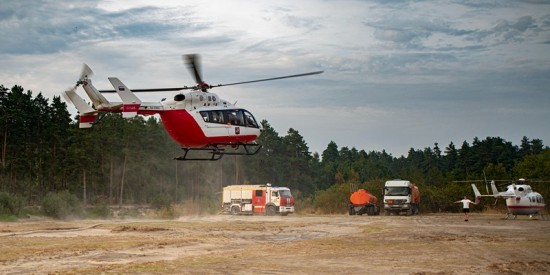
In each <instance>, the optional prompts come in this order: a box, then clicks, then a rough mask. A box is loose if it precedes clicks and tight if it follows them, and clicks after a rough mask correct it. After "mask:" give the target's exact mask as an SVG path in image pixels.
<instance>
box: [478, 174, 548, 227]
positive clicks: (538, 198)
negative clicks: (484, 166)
mask: <svg viewBox="0 0 550 275" xmlns="http://www.w3.org/2000/svg"><path fill="white" fill-rule="evenodd" d="M490 184H491V190H492V192H493V194H492V195H481V193H480V192H479V190H478V189H477V187H476V185H475V184H474V183H472V189H473V190H474V194H475V197H476V199H475V202H476V203H479V201H480V199H481V197H494V198H497V199H499V198H502V199H505V200H506V208H507V209H508V214H507V216H506V219H516V218H517V216H518V215H529V217H530V218H532V217H534V216H536V215H540V216H541V217H542V218H543V219H544V218H547V217H545V215H544V213H543V211H544V207H545V206H546V204H545V203H544V198H543V197H542V195H541V194H539V193H537V192H534V191H533V189H531V186H530V185H527V184H526V180H525V179H523V178H521V179H518V180H517V181H512V182H511V184H509V185H508V187H507V188H506V191H503V192H499V191H498V190H497V187H496V184H495V180H492V181H491V182H490ZM495 203H496V202H495Z"/></svg>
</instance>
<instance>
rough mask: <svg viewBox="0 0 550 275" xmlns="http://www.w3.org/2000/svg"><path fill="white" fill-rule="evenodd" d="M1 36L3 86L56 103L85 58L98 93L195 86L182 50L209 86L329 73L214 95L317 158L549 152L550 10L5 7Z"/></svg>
mask: <svg viewBox="0 0 550 275" xmlns="http://www.w3.org/2000/svg"><path fill="white" fill-rule="evenodd" d="M0 36H1V37H2V43H0V62H1V64H2V65H1V66H0V84H3V85H4V86H6V87H12V86H13V85H15V84H18V85H22V86H23V87H24V88H25V89H30V90H32V91H33V93H34V94H35V95H36V94H38V92H42V93H43V94H44V95H45V96H47V97H52V96H55V95H60V94H61V92H62V91H63V90H65V89H67V88H68V87H70V86H72V85H74V82H75V81H76V79H77V78H78V75H79V73H80V69H81V67H82V63H87V64H88V65H89V66H90V67H91V68H92V69H93V70H94V72H95V75H94V78H93V79H94V84H95V85H96V86H97V87H98V88H100V89H110V88H111V86H110V83H109V82H108V80H107V77H111V76H116V77H119V78H120V79H121V80H122V81H123V82H124V83H125V84H127V85H128V86H129V87H130V88H133V87H135V88H150V87H171V86H176V87H177V86H182V85H192V84H194V83H193V79H192V77H191V75H190V74H189V73H188V71H187V68H186V67H185V65H184V64H183V62H182V58H181V56H182V55H183V54H187V53H199V54H201V55H202V71H203V78H204V79H205V80H206V81H207V82H208V83H210V84H220V83H231V82H239V81H247V80H254V79H259V78H269V77H276V76H281V75H288V74H296V73H303V72H309V71H317V70H324V71H325V73H324V74H322V75H316V76H310V77H304V78H296V79H288V80H281V81H272V82H262V83H255V84H249V85H240V86H228V87H224V88H219V89H214V90H212V92H215V93H217V94H218V95H220V96H221V97H222V98H224V99H226V100H228V101H231V102H235V101H237V105H238V106H241V107H244V108H246V109H248V110H250V111H251V112H252V113H253V114H254V115H255V116H256V118H257V119H259V120H262V119H267V120H268V121H269V122H270V124H271V125H272V126H273V127H274V128H275V129H276V130H277V131H278V132H279V134H280V135H285V134H286V132H287V130H288V129H289V128H294V129H296V130H298V131H299V132H300V134H301V135H302V136H303V137H304V139H305V141H306V142H307V143H308V146H309V147H310V151H313V152H319V153H320V152H322V151H323V150H324V149H325V148H326V146H327V144H328V143H329V142H330V141H334V142H336V144H338V146H340V147H342V146H348V147H356V148H357V149H364V150H366V151H372V150H375V151H381V150H383V149H385V150H386V151H387V152H388V153H391V154H392V155H394V156H397V157H398V156H401V155H406V154H407V152H408V150H409V149H410V148H415V149H424V148H425V147H433V145H434V143H436V142H437V143H439V146H440V148H442V149H443V150H444V148H445V147H447V146H448V145H449V143H450V142H454V143H455V144H456V145H457V147H459V146H460V145H461V144H462V142H463V141H467V142H469V143H471V141H472V140H473V138H474V137H479V138H480V139H484V138H486V137H488V136H499V137H502V138H504V139H506V140H507V141H511V142H512V143H514V144H519V143H520V140H521V138H522V137H523V136H527V137H528V138H531V139H533V138H538V139H542V140H543V141H544V144H545V145H549V144H550V126H548V125H550V122H549V121H550V108H549V105H550V88H549V87H550V2H549V1H542V0H540V1H537V0H526V1H507V0H493V1H473V0H472V1H469V0H464V1H461V0H455V1H431V0H430V1H312V0H306V1H291V0H281V1H241V0H237V1H204V0H203V1H195V0H192V1H25V0H24V1H3V3H2V6H1V8H0ZM79 93H80V94H81V95H82V96H83V95H84V93H83V91H82V90H79ZM139 96H140V98H142V100H143V101H158V100H160V98H162V97H169V96H171V94H170V93H165V94H139ZM110 99H112V100H115V101H117V100H118V99H117V98H116V96H115V95H112V98H110ZM71 111H72V112H74V113H75V114H76V111H75V110H74V109H71Z"/></svg>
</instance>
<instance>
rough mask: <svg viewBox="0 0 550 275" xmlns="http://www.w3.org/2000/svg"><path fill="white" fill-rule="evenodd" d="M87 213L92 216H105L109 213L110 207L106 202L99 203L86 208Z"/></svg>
mask: <svg viewBox="0 0 550 275" xmlns="http://www.w3.org/2000/svg"><path fill="white" fill-rule="evenodd" d="M87 213H88V215H89V216H90V217H92V218H107V217H109V216H110V215H111V209H109V206H108V205H107V204H106V203H99V204H96V205H94V206H93V207H92V208H89V209H87Z"/></svg>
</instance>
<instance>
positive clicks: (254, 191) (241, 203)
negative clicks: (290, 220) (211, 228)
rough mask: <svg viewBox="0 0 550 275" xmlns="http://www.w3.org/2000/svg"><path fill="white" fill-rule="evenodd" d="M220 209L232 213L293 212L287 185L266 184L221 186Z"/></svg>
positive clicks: (266, 213)
mask: <svg viewBox="0 0 550 275" xmlns="http://www.w3.org/2000/svg"><path fill="white" fill-rule="evenodd" d="M222 211H223V212H224V213H231V214H232V215H240V214H249V215H253V214H265V215H268V216H273V215H276V214H279V215H283V216H286V215H288V214H289V213H294V198H293V197H292V194H291V193H290V189H288V188H287V187H277V186H271V184H269V183H268V184H266V185H229V186H226V187H224V188H223V196H222Z"/></svg>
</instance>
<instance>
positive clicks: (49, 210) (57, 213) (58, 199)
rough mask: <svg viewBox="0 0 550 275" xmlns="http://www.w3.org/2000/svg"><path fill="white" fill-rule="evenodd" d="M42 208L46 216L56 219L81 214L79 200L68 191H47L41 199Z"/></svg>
mask: <svg viewBox="0 0 550 275" xmlns="http://www.w3.org/2000/svg"><path fill="white" fill-rule="evenodd" d="M42 209H43V210H44V213H45V214H46V215H47V216H50V217H53V218H58V219H64V218H67V217H69V216H76V217H78V216H80V215H81V214H82V205H81V204H80V201H79V200H78V198H77V197H76V196H75V195H73V194H71V193H69V191H62V192H59V193H48V194H47V195H46V196H45V197H44V199H43V200H42Z"/></svg>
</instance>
